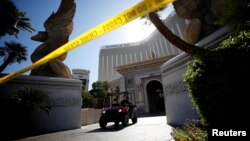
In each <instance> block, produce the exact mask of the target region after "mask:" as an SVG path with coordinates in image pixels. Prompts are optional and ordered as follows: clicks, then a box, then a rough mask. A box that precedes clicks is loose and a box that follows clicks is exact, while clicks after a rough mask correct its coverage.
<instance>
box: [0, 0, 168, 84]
mask: <svg viewBox="0 0 250 141" xmlns="http://www.w3.org/2000/svg"><path fill="white" fill-rule="evenodd" d="M12 1H13V2H14V3H15V5H16V6H17V8H18V9H19V10H21V11H25V12H26V13H27V14H26V17H29V18H30V19H31V25H32V27H33V28H34V29H35V30H36V31H44V27H43V23H44V21H45V20H46V19H47V18H48V17H49V15H50V14H51V13H52V12H53V11H56V10H57V9H58V7H59V5H60V2H61V0H12ZM140 1H141V0H75V2H76V14H75V17H74V19H73V24H74V28H73V32H72V34H71V35H70V40H71V39H73V38H75V37H77V36H79V35H80V34H82V33H84V32H85V31H87V30H89V29H91V28H93V27H95V26H96V25H98V24H100V23H102V22H103V21H105V20H107V19H108V18H110V17H112V16H114V15H116V14H118V13H120V12H122V11H124V10H126V9H127V8H129V7H131V6H133V5H135V4H137V3H139V2H140ZM165 13H169V12H165ZM165 13H164V15H165ZM143 23H144V21H143V20H140V19H137V20H135V21H133V22H131V23H129V24H127V25H124V26H123V27H121V28H119V29H116V30H114V31H112V32H110V33H107V34H105V35H103V36H102V37H100V38H97V39H95V40H93V41H90V42H89V43H86V44H84V45H82V46H80V47H78V48H76V49H74V50H72V51H70V52H69V53H68V56H67V58H66V60H65V61H64V63H65V64H66V65H67V66H68V67H69V68H70V70H72V69H87V70H90V86H91V84H92V83H93V82H95V81H97V79H98V63H99V61H98V60H99V50H100V47H101V46H103V45H110V44H119V43H128V42H136V41H140V40H143V39H144V38H145V37H147V36H148V35H149V33H151V32H152V31H153V30H154V27H153V25H151V26H148V25H147V26H146V25H143ZM35 34H36V32H33V33H29V32H27V31H25V32H24V31H20V32H19V38H18V39H16V38H15V37H14V36H9V35H6V36H4V37H2V38H1V39H0V46H2V45H3V42H5V41H11V40H14V41H17V42H19V43H21V44H22V45H24V46H26V47H27V48H28V60H27V61H26V62H23V63H21V64H18V63H15V64H12V65H9V66H8V67H7V68H6V69H5V70H4V71H3V73H11V72H15V71H17V70H19V69H22V68H24V67H27V66H29V65H31V64H32V62H31V61H30V55H31V53H32V52H33V51H34V49H35V48H36V47H38V46H39V45H40V44H41V42H36V41H32V40H31V39H30V37H31V36H33V35H35ZM2 60H3V58H0V63H2ZM25 75H29V72H27V73H25Z"/></svg>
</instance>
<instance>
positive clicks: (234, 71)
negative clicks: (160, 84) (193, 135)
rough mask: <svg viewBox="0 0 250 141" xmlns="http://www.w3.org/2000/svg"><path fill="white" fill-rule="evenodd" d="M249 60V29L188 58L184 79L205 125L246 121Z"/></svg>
mask: <svg viewBox="0 0 250 141" xmlns="http://www.w3.org/2000/svg"><path fill="white" fill-rule="evenodd" d="M249 60H250V32H247V31H242V32H240V33H239V34H238V35H236V36H234V37H230V38H228V39H227V40H225V41H223V42H222V43H221V44H220V45H219V47H218V48H216V49H214V50H211V51H210V52H209V53H207V54H203V55H201V56H199V57H197V58H196V59H194V60H193V61H191V62H189V64H188V69H187V71H186V73H185V75H184V81H185V83H186V85H187V88H188V91H189V94H190V96H191V98H192V104H193V105H194V107H195V108H196V110H197V111H198V113H199V114H200V116H201V120H202V123H203V125H207V127H208V128H209V127H237V126H242V125H243V126H244V125H245V123H246V122H247V120H248V119H247V116H246V115H245V112H246V111H247V109H246V108H247V107H249V104H248V103H249V102H248V101H247V99H248V98H247V95H248V93H247V91H249V89H248V88H249V87H250V84H249V80H250V62H249Z"/></svg>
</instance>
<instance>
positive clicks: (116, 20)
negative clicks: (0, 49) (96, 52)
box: [0, 0, 174, 84]
mask: <svg viewBox="0 0 250 141" xmlns="http://www.w3.org/2000/svg"><path fill="white" fill-rule="evenodd" d="M173 1H174V0H144V1H142V2H140V3H138V4H137V5H135V6H133V7H131V8H129V9H127V10H125V11H123V12H121V13H120V14H118V15H116V16H114V17H112V18H110V19H108V20H106V21H105V22H103V23H101V24H99V25H98V26H96V27H94V28H92V29H90V30H89V31H87V32H85V33H83V34H81V35H80V36H78V37H76V38H74V39H73V40H71V41H69V42H68V43H66V44H64V45H62V46H61V47H59V48H58V49H56V50H55V51H53V52H51V53H50V54H48V55H46V56H45V57H43V58H42V59H40V60H38V61H37V62H35V63H34V64H32V65H30V66H28V67H26V68H23V69H21V70H19V71H16V72H14V73H11V74H9V75H5V76H3V77H1V78H0V84H3V83H4V82H6V81H8V80H11V79H14V78H15V77H17V76H19V75H21V74H23V73H25V72H27V71H29V70H32V69H34V68H37V67H39V66H41V65H43V64H45V63H47V62H49V61H51V60H53V59H55V58H57V57H59V56H61V55H63V54H64V53H67V52H68V51H70V50H72V49H74V48H76V47H78V46H80V45H82V44H84V43H86V42H88V41H91V40H93V39H95V38H97V37H99V36H101V35H103V34H106V33H108V32H110V31H112V30H114V29H116V28H118V27H120V26H122V25H124V24H126V23H128V22H130V21H132V20H134V19H136V18H138V17H141V16H144V15H146V14H148V13H150V12H153V11H155V10H157V9H159V8H161V7H163V6H165V5H167V4H169V3H171V2H173Z"/></svg>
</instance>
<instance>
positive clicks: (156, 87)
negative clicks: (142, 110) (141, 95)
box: [146, 80, 165, 113]
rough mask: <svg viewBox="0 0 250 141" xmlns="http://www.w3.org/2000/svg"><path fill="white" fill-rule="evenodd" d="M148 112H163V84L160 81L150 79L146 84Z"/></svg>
mask: <svg viewBox="0 0 250 141" xmlns="http://www.w3.org/2000/svg"><path fill="white" fill-rule="evenodd" d="M146 90H147V96H148V106H149V112H151V113H154V112H165V104H164V95H163V86H162V84H161V82H159V81H156V80H152V81H150V82H148V84H147V85H146Z"/></svg>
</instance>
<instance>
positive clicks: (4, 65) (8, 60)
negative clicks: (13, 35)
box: [0, 55, 12, 72]
mask: <svg viewBox="0 0 250 141" xmlns="http://www.w3.org/2000/svg"><path fill="white" fill-rule="evenodd" d="M11 60H12V57H11V55H10V56H8V58H7V59H6V60H5V61H4V62H3V64H2V65H1V66H0V72H2V71H3V70H4V69H5V68H6V67H7V66H8V65H9V63H10V61H11Z"/></svg>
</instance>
